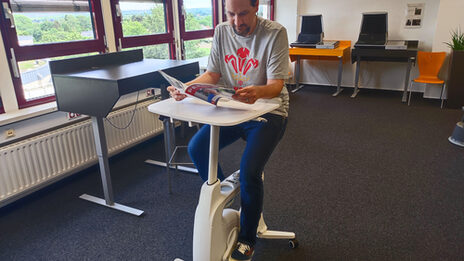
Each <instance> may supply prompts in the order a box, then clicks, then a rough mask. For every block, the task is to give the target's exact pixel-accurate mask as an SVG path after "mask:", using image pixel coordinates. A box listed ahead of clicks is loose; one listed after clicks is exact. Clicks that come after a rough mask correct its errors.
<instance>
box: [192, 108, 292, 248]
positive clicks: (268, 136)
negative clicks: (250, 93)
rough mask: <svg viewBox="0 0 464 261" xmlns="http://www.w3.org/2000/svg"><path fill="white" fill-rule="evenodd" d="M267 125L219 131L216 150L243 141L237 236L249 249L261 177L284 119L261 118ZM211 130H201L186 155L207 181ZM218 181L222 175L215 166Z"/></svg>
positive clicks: (258, 212)
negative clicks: (244, 146)
mask: <svg viewBox="0 0 464 261" xmlns="http://www.w3.org/2000/svg"><path fill="white" fill-rule="evenodd" d="M261 117H262V118H265V119H267V122H262V121H261V122H258V121H248V122H244V123H241V124H239V125H236V126H228V127H220V131H219V149H222V148H224V147H226V146H227V145H229V144H232V143H233V142H234V141H236V140H238V139H239V138H243V139H244V140H246V142H247V143H246V148H245V150H244V152H243V155H242V159H241V162H240V197H241V207H242V211H241V215H240V234H239V237H238V240H239V241H240V242H243V243H247V244H249V245H252V246H253V245H254V244H255V243H256V231H257V228H258V223H259V219H260V216H261V212H262V208H263V194H264V193H263V180H262V178H261V174H262V172H263V169H264V165H266V162H267V160H268V159H269V157H270V156H271V154H272V151H273V150H274V148H275V147H276V146H277V144H278V143H279V141H280V139H281V138H282V136H283V134H284V131H285V128H286V126H287V118H286V117H282V116H279V115H275V114H270V113H268V114H265V115H263V116H261ZM209 143H210V126H209V125H205V126H203V127H202V128H201V129H200V130H199V131H198V132H197V133H196V134H195V135H194V136H193V138H192V139H191V140H190V143H189V146H188V152H189V154H190V157H191V158H192V161H193V163H194V164H195V166H196V168H197V169H198V172H199V174H200V176H201V178H202V179H203V180H204V181H206V180H208V161H209ZM218 178H219V179H220V180H221V181H222V180H224V178H225V177H224V174H223V172H222V169H221V167H220V166H218Z"/></svg>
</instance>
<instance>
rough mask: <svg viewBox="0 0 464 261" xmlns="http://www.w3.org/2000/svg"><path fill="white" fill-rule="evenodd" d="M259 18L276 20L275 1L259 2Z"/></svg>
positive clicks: (263, 0) (264, 0)
mask: <svg viewBox="0 0 464 261" xmlns="http://www.w3.org/2000/svg"><path fill="white" fill-rule="evenodd" d="M258 16H261V17H263V18H266V19H269V20H274V0H259V9H258Z"/></svg>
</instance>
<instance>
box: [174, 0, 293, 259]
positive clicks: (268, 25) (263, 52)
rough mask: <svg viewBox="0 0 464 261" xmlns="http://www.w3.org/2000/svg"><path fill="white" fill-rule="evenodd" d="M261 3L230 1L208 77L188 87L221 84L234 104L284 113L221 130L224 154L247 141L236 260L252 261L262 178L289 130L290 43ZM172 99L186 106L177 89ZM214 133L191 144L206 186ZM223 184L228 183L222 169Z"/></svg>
mask: <svg viewBox="0 0 464 261" xmlns="http://www.w3.org/2000/svg"><path fill="white" fill-rule="evenodd" d="M258 6H259V2H258V0H226V1H225V9H226V12H227V18H228V21H227V22H225V23H222V24H220V25H218V26H217V27H216V30H215V33H214V39H213V46H212V49H211V53H210V56H209V61H208V67H207V71H206V72H205V73H204V74H202V75H201V76H199V77H198V78H196V79H195V80H193V81H191V82H189V83H188V84H191V83H211V84H216V83H218V81H219V80H220V78H222V80H223V81H224V84H225V86H227V87H231V88H234V89H235V90H236V92H235V95H234V96H233V97H234V99H237V100H239V101H241V102H245V103H249V104H253V103H254V102H256V100H258V99H261V98H264V99H271V98H274V99H275V100H276V102H279V103H280V107H279V108H278V109H276V110H275V111H272V112H271V113H268V114H265V115H263V116H262V118H265V119H266V121H260V122H258V121H249V122H245V123H242V124H239V125H237V126H231V127H221V128H220V132H219V133H220V134H219V135H220V136H219V149H222V148H224V147H225V146H227V145H229V144H231V143H233V142H234V141H236V140H238V139H239V138H244V139H245V140H246V141H247V145H246V148H245V150H244V152H243V155H242V159H241V163H240V191H241V193H240V196H241V216H240V234H239V237H238V243H237V246H236V248H235V250H234V252H233V253H232V256H231V259H232V260H251V258H252V255H253V252H254V245H255V243H256V232H257V227H258V222H259V219H260V215H261V211H262V205H263V181H262V172H263V169H264V165H265V164H266V162H267V160H268V159H269V157H270V156H271V154H272V151H273V150H274V148H275V147H276V146H277V143H278V142H279V141H280V139H281V138H282V136H283V134H284V131H285V127H286V124H287V115H288V104H289V102H288V92H287V89H286V88H285V87H284V79H285V78H286V77H287V75H288V57H289V56H288V39H287V31H286V30H285V28H284V27H283V26H281V25H280V24H278V23H276V22H272V21H269V20H266V19H263V18H260V17H258V16H257V15H256V13H257V12H258ZM168 90H169V92H170V94H171V96H172V97H173V98H175V99H176V100H182V99H184V98H185V95H184V94H180V93H179V91H177V90H176V89H175V88H174V87H172V86H170V87H168ZM209 133H210V127H209V126H203V127H202V128H201V129H200V130H199V131H198V132H197V133H196V134H195V136H194V137H193V138H192V140H191V141H190V143H189V154H190V157H191V158H192V160H193V162H194V163H195V166H196V167H197V169H198V171H199V173H200V176H201V177H202V179H203V180H207V179H208V157H209ZM218 178H219V179H221V180H224V175H223V173H222V170H221V168H220V167H219V168H218Z"/></svg>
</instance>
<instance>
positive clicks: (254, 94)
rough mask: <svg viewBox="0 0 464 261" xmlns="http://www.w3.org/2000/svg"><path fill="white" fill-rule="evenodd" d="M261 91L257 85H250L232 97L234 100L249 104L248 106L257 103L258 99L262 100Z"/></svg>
mask: <svg viewBox="0 0 464 261" xmlns="http://www.w3.org/2000/svg"><path fill="white" fill-rule="evenodd" d="M259 91H260V88H259V87H258V86H255V85H250V86H247V87H244V88H241V89H238V90H237V91H236V92H235V94H234V95H233V96H232V98H234V99H236V100H238V101H241V102H244V103H248V104H253V103H255V102H256V100H257V99H259V98H260V96H259Z"/></svg>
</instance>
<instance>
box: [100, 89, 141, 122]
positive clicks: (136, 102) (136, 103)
mask: <svg viewBox="0 0 464 261" xmlns="http://www.w3.org/2000/svg"><path fill="white" fill-rule="evenodd" d="M139 94H140V91H137V99H136V101H135V106H134V109H133V111H132V115H131V118H130V120H129V122H128V123H127V125H126V126H124V127H118V126H116V125H114V123H112V122H111V121H110V120H109V119H108V118H105V120H106V121H107V122H108V123H109V124H110V125H111V126H112V127H113V128H115V129H118V130H125V129H127V128H128V127H129V126H130V125H131V124H132V121H134V116H135V112H136V110H137V105H138V104H139Z"/></svg>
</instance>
